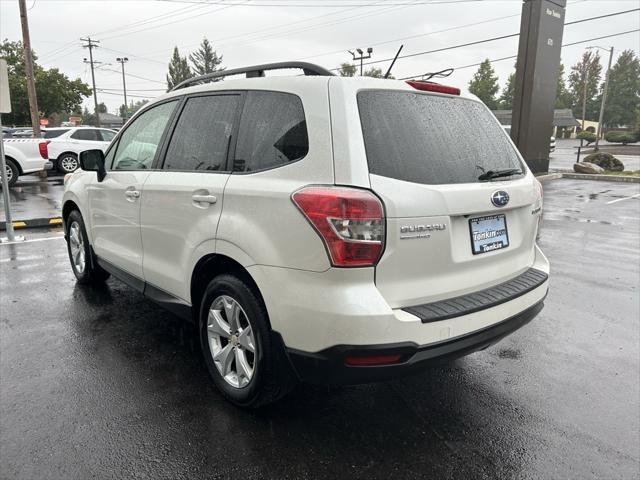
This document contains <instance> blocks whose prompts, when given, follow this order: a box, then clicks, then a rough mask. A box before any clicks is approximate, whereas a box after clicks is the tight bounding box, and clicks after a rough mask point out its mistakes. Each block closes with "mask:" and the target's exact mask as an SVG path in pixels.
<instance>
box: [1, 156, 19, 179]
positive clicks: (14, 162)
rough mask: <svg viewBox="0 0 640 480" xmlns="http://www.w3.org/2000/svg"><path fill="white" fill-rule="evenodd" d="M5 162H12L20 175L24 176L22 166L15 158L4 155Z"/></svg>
mask: <svg viewBox="0 0 640 480" xmlns="http://www.w3.org/2000/svg"><path fill="white" fill-rule="evenodd" d="M4 158H5V160H11V162H12V163H13V164H14V165H15V166H16V168H17V169H18V174H19V175H23V172H22V166H21V165H20V162H18V161H17V160H16V159H15V158H13V157H12V156H10V155H7V154H5V155H4Z"/></svg>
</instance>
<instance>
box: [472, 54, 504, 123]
mask: <svg viewBox="0 0 640 480" xmlns="http://www.w3.org/2000/svg"><path fill="white" fill-rule="evenodd" d="M499 89H500V86H499V85H498V77H497V75H496V73H495V71H494V70H493V67H492V66H491V62H490V61H489V59H488V58H487V59H486V60H485V61H484V62H482V63H481V64H480V67H479V68H478V71H477V72H476V73H475V74H474V75H473V78H472V79H471V81H470V82H469V91H470V92H471V93H473V94H474V95H476V96H477V97H478V98H479V99H480V100H482V101H483V102H484V103H485V105H486V106H487V107H489V109H491V110H496V109H497V108H498V101H497V100H496V94H497V93H498V90H499Z"/></svg>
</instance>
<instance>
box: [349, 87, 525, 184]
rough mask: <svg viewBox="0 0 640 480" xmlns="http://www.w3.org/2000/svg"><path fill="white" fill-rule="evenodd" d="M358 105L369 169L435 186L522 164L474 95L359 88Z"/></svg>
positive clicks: (505, 136)
mask: <svg viewBox="0 0 640 480" xmlns="http://www.w3.org/2000/svg"><path fill="white" fill-rule="evenodd" d="M358 108H359V110H360V120H361V123H362V133H363V135H364V143H365V147H366V151H367V161H368V163H369V171H370V172H371V173H375V174H377V175H382V176H384V177H391V178H396V179H398V180H404V181H407V182H415V183H425V184H432V185H435V184H447V183H472V182H478V181H480V180H479V179H478V176H480V175H481V174H482V173H483V172H488V171H489V170H494V171H495V170H499V169H508V168H517V169H521V168H522V167H521V165H520V161H519V159H518V157H517V154H516V151H515V150H514V148H513V146H512V145H511V143H510V142H509V138H508V136H507V134H506V133H505V131H504V130H503V129H502V127H501V126H500V124H499V123H498V122H497V121H496V119H495V117H494V116H493V114H492V113H491V112H490V111H489V110H487V109H486V107H484V106H483V105H481V104H479V103H477V102H474V101H472V100H465V99H462V98H449V97H440V96H437V95H427V94H420V93H413V92H390V91H380V90H378V91H365V92H360V93H358Z"/></svg>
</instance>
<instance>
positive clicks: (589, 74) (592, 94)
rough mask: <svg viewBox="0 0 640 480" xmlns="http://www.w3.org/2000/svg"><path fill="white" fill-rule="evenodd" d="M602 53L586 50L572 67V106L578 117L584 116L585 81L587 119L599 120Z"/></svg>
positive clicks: (570, 91)
mask: <svg viewBox="0 0 640 480" xmlns="http://www.w3.org/2000/svg"><path fill="white" fill-rule="evenodd" d="M601 72H602V65H600V55H599V54H598V53H597V52H596V53H593V52H591V51H586V52H584V53H583V54H582V58H581V59H580V61H579V62H578V63H576V64H575V65H574V66H573V67H571V73H570V74H569V93H570V95H571V108H572V109H573V112H574V113H575V115H576V116H577V117H582V98H583V95H584V89H585V83H586V89H587V108H586V115H585V116H586V119H585V120H592V121H597V120H598V112H599V111H600V105H599V103H598V85H599V84H600V74H601Z"/></svg>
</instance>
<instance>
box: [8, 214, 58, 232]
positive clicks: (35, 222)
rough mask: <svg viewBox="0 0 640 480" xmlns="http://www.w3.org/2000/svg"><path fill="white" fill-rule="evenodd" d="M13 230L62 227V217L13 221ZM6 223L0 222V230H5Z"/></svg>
mask: <svg viewBox="0 0 640 480" xmlns="http://www.w3.org/2000/svg"><path fill="white" fill-rule="evenodd" d="M11 224H12V225H13V228H14V229H19V228H37V227H58V226H61V225H62V217H52V218H33V219H30V220H13V221H12V222H11ZM6 229H7V224H6V222H0V230H6Z"/></svg>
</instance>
